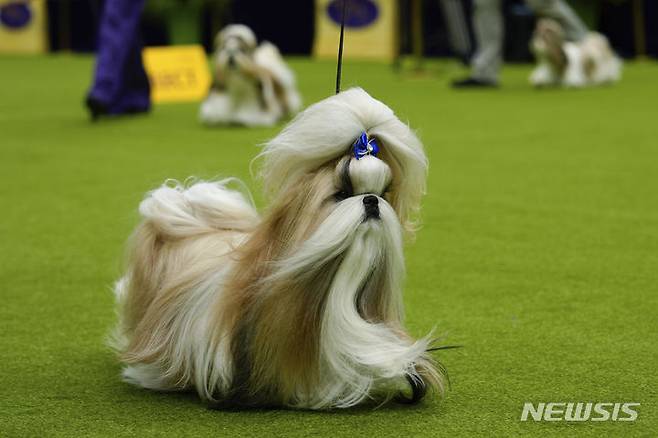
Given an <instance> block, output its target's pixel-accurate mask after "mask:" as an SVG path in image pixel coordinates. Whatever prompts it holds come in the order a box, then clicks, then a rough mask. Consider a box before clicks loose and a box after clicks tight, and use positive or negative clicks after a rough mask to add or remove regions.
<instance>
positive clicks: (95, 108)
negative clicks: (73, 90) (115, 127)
mask: <svg viewBox="0 0 658 438" xmlns="http://www.w3.org/2000/svg"><path fill="white" fill-rule="evenodd" d="M85 105H86V106H87V109H88V110H89V114H90V115H91V120H92V122H95V121H96V120H98V118H99V117H100V116H104V115H107V113H108V111H107V107H106V106H105V104H104V103H102V102H101V101H99V100H98V99H95V98H93V97H91V96H89V97H87V100H85Z"/></svg>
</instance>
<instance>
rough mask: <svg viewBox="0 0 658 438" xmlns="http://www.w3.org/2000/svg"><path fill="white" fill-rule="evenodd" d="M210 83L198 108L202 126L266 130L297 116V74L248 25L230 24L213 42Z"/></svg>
mask: <svg viewBox="0 0 658 438" xmlns="http://www.w3.org/2000/svg"><path fill="white" fill-rule="evenodd" d="M213 64H214V80H213V85H212V87H211V89H210V93H209V94H208V97H207V98H206V99H205V100H204V101H203V103H202V104H201V109H200V111H199V118H200V119H201V121H202V122H203V123H206V124H209V125H213V124H236V125H246V126H270V125H273V124H275V123H276V122H278V121H279V120H280V119H281V118H283V117H285V116H288V115H292V114H295V113H297V111H299V109H300V107H301V98H300V96H299V92H298V91H297V86H296V84H295V75H294V73H293V72H292V70H290V68H289V67H288V66H287V65H286V63H285V62H284V60H283V58H282V57H281V54H280V53H279V50H278V49H277V48H276V47H275V46H274V45H273V44H271V43H269V42H267V41H265V42H263V43H261V44H260V45H257V43H256V36H255V35H254V33H253V32H252V31H251V29H249V28H248V27H247V26H244V25H242V24H232V25H230V26H227V27H225V28H224V29H223V30H222V31H221V32H219V34H218V35H217V37H216V38H215V54H214V56H213Z"/></svg>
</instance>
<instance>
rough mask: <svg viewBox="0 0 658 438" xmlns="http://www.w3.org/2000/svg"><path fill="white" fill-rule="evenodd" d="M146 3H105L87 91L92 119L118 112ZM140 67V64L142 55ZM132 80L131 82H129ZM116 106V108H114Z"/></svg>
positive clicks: (116, 0) (111, 0) (137, 0)
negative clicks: (90, 86) (91, 75)
mask: <svg viewBox="0 0 658 438" xmlns="http://www.w3.org/2000/svg"><path fill="white" fill-rule="evenodd" d="M144 2H145V0H106V2H105V5H104V7H103V15H102V18H101V24H100V30H99V37H98V55H97V58H96V70H95V75H94V84H93V86H92V88H91V90H90V91H89V95H88V98H87V106H88V107H89V109H90V111H91V112H92V116H94V117H95V116H97V115H98V114H100V113H118V112H121V109H122V108H121V107H122V106H123V104H121V102H120V101H121V93H122V92H124V91H125V90H126V84H125V83H124V82H125V80H126V79H127V77H126V76H128V78H129V79H130V75H131V74H132V73H133V72H134V70H135V69H132V68H130V67H129V65H128V64H129V63H130V62H131V61H134V59H133V58H134V57H135V53H134V52H135V50H139V48H141V46H139V43H138V38H139V37H138V32H139V20H140V15H141V12H142V9H143V6H144ZM138 56H140V59H139V64H140V65H141V53H139V54H138ZM130 80H132V79H130ZM117 104H119V106H118V107H117V106H116V105H117Z"/></svg>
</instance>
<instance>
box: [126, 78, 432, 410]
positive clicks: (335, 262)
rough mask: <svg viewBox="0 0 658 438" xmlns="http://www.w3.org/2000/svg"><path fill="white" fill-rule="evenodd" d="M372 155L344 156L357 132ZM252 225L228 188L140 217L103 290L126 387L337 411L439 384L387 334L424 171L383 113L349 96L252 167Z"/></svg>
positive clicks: (401, 338)
mask: <svg viewBox="0 0 658 438" xmlns="http://www.w3.org/2000/svg"><path fill="white" fill-rule="evenodd" d="M364 131H365V132H367V134H368V136H369V137H371V138H374V139H376V140H377V142H378V144H379V145H380V151H379V154H378V155H377V157H375V156H372V155H369V156H366V157H363V158H361V159H359V160H357V159H356V158H355V157H354V156H353V155H352V151H351V149H350V146H351V145H352V143H353V142H354V140H355V139H356V138H358V137H359V135H360V134H361V133H362V132H364ZM260 158H262V160H263V167H262V179H263V183H264V185H265V188H266V190H267V193H268V195H269V198H270V199H271V203H270V205H269V209H268V210H267V212H266V213H265V214H264V216H263V217H262V218H260V217H259V215H258V214H257V212H256V211H255V209H254V207H253V206H252V204H251V203H250V202H249V201H248V200H247V199H246V198H245V197H244V196H243V195H242V194H241V193H240V192H238V191H234V190H230V189H229V188H228V187H227V184H228V183H229V182H230V180H224V181H219V182H198V183H196V184H193V185H191V186H189V187H184V186H181V185H179V184H170V185H165V186H163V187H161V188H159V189H157V190H154V191H153V192H151V193H149V194H148V196H147V197H146V199H145V200H144V201H143V202H142V203H141V205H140V213H141V215H142V216H143V221H142V223H141V224H140V225H139V226H138V228H137V229H136V231H135V232H134V234H133V236H132V238H131V242H130V249H129V259H128V267H127V271H126V274H125V275H124V277H123V278H122V279H121V280H119V282H118V283H117V286H116V294H117V299H118V304H119V317H120V321H119V326H118V327H117V329H116V332H115V337H114V339H115V346H116V348H117V349H118V351H119V353H120V357H121V360H122V361H123V362H124V364H125V368H124V371H123V375H124V377H125V379H126V380H128V381H130V382H132V383H134V384H136V385H139V386H142V387H145V388H152V389H157V390H183V389H191V388H194V389H196V391H197V392H198V393H199V395H200V396H201V397H202V398H203V399H206V400H208V401H211V402H218V403H223V404H228V405H237V406H263V405H268V406H272V405H276V406H293V407H301V408H311V409H322V408H331V407H348V406H353V405H356V404H358V403H361V402H363V401H365V400H368V399H371V400H379V401H383V400H386V399H388V398H390V397H391V396H394V395H396V394H398V393H399V391H401V390H403V389H405V388H407V382H408V381H411V382H412V383H415V384H416V385H417V386H418V385H420V386H426V387H440V385H441V378H440V375H439V373H438V372H437V369H436V367H435V365H434V363H433V362H432V360H431V358H430V357H429V356H428V354H427V352H426V350H427V347H428V343H429V340H428V339H427V338H424V339H421V340H416V341H415V340H413V339H411V338H410V337H409V336H408V335H407V334H406V333H405V331H404V327H403V324H402V318H403V308H402V296H401V292H402V290H401V288H402V280H403V277H404V270H405V268H404V260H403V248H402V244H403V235H404V234H406V235H411V234H413V232H414V229H415V225H416V224H415V221H414V219H415V217H416V214H417V212H418V209H419V204H420V198H421V196H422V194H423V193H424V190H425V177H426V172H427V160H426V157H425V154H424V152H423V147H422V145H421V143H420V142H419V140H418V139H417V137H416V136H415V135H414V134H413V133H412V131H410V130H409V128H408V127H407V126H406V125H405V124H403V123H402V122H401V121H400V120H399V119H397V118H396V116H395V115H394V114H393V112H392V111H391V110H390V109H389V108H388V107H387V106H386V105H384V104H383V103H381V102H379V101H377V100H375V99H373V98H372V97H370V96H369V95H368V94H367V93H366V92H364V91H363V90H361V89H350V90H348V91H344V92H342V93H340V94H338V95H336V96H333V97H330V98H327V99H325V100H324V101H321V102H319V103H317V104H315V105H312V106H311V107H309V108H308V109H307V110H305V111H304V112H303V113H301V114H300V115H298V116H297V117H296V118H295V119H294V120H293V121H292V122H291V123H290V124H289V125H288V126H287V127H286V128H285V129H284V130H283V131H282V132H281V133H280V134H279V135H278V136H277V137H276V138H274V139H273V140H271V141H270V142H269V143H267V144H266V146H265V148H264V150H263V152H262V153H261V155H260Z"/></svg>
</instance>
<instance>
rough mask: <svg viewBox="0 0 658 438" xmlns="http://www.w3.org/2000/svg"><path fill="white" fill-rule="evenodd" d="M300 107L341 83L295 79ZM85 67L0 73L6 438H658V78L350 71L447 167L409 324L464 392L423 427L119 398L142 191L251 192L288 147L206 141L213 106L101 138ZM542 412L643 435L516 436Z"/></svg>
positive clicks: (435, 183)
mask: <svg viewBox="0 0 658 438" xmlns="http://www.w3.org/2000/svg"><path fill="white" fill-rule="evenodd" d="M291 63H292V66H293V67H294V69H295V70H296V71H297V73H298V76H299V83H300V87H301V91H302V93H303V95H304V99H305V102H307V103H310V102H314V101H317V100H319V99H321V98H323V97H325V96H328V95H329V94H331V93H332V91H333V81H334V71H335V68H334V64H333V63H332V62H326V63H316V62H313V61H310V60H307V59H297V60H292V61H291ZM91 71H92V59H91V58H89V57H72V56H49V57H2V58H0V79H1V80H0V212H1V213H0V217H1V219H0V245H1V247H0V248H1V251H0V288H1V289H0V290H1V293H2V296H1V297H2V300H1V304H0V327H1V337H0V358H1V359H0V366H1V368H0V394H1V397H0V435H1V436H63V437H64V436H66V437H78V436H165V435H168V436H211V435H212V436H221V437H236V436H257V437H270V436H293V437H301V436H314V437H324V436H327V437H333V436H348V437H356V436H367V437H373V438H374V437H382V436H390V437H422V436H472V435H476V434H481V435H487V436H519V435H523V436H530V435H537V436H550V435H570V436H576V435H578V436H609V435H614V436H641V435H644V436H651V435H653V436H655V435H656V433H657V430H658V412H657V410H658V397H656V393H657V391H658V390H657V383H658V380H657V378H656V374H657V371H656V369H657V366H658V311H657V310H658V305H657V304H658V298H657V297H658V275H657V271H658V195H657V193H658V85H657V84H658V82H657V80H656V78H658V65H657V64H655V63H640V64H630V65H628V66H627V67H626V70H625V76H624V79H623V81H622V82H621V83H620V84H618V85H616V86H614V87H606V88H599V89H588V90H579V91H569V90H544V91H537V90H533V89H531V88H530V87H529V86H528V84H527V81H526V77H527V74H528V72H529V67H527V66H508V67H506V69H505V72H504V75H503V84H504V87H503V88H501V89H499V90H489V91H464V92H459V91H453V90H451V89H450V88H449V87H448V83H449V80H450V79H452V78H454V77H456V76H460V75H461V74H463V73H464V71H462V70H461V69H460V68H459V67H457V66H456V65H453V64H449V63H441V64H434V63H431V64H430V65H429V69H428V71H427V72H426V73H425V74H424V75H417V74H414V73H411V72H407V73H404V74H402V75H400V76H398V75H396V74H395V73H393V72H392V71H391V69H390V68H389V67H388V66H385V65H380V64H371V63H356V62H350V61H347V62H346V63H345V65H344V69H343V74H344V77H343V83H344V86H345V87H346V86H349V85H357V84H358V85H361V86H363V87H365V88H366V89H367V90H368V91H369V92H370V93H371V94H373V95H374V96H376V97H378V98H379V99H381V100H383V101H384V102H386V103H388V104H389V105H390V106H391V107H393V108H394V109H395V110H396V111H397V113H398V115H399V116H400V117H401V118H402V119H403V120H408V121H409V122H410V124H411V125H412V126H413V127H414V128H416V129H417V130H418V132H419V134H420V136H421V138H422V139H423V141H424V144H425V146H426V148H427V153H428V155H429V158H430V163H431V166H430V173H429V187H428V189H429V190H428V194H427V196H426V198H425V202H424V210H423V216H424V228H423V229H422V230H421V231H420V233H419V234H418V238H417V241H416V242H415V243H413V244H411V245H409V246H408V248H407V254H406V256H407V265H408V271H409V272H408V274H409V275H408V280H407V283H406V289H405V301H406V304H407V324H408V327H409V329H410V331H411V332H412V333H413V334H414V335H418V336H420V335H423V334H425V333H426V332H428V331H429V330H430V329H432V327H435V326H436V333H437V334H440V335H442V336H444V339H443V342H444V343H446V344H462V345H464V346H465V347H464V348H463V349H461V350H450V351H445V352H439V353H437V357H438V358H439V359H440V360H441V361H442V362H443V363H444V364H445V366H446V368H447V369H448V371H449V375H450V380H451V383H452V385H451V388H450V390H449V391H448V392H447V394H446V396H445V397H444V398H443V399H442V400H439V399H437V398H429V399H427V400H426V401H424V402H423V403H422V404H421V405H419V406H416V407H404V406H402V407H401V406H389V407H382V408H380V409H377V410H371V409H352V410H346V411H340V412H328V413H316V412H300V411H291V410H266V411H252V412H217V411H211V410H208V409H206V407H205V406H204V405H203V404H202V403H201V402H199V401H198V399H197V398H196V396H194V395H189V394H160V393H154V392H149V391H145V390H141V389H137V388H134V387H131V386H128V385H127V384H125V383H123V382H121V380H120V379H119V371H120V367H119V364H118V363H117V361H116V360H115V358H114V357H113V355H112V353H111V352H110V351H109V350H108V348H106V347H105V345H104V337H105V335H106V334H107V332H108V330H109V329H110V327H111V326H112V324H113V320H114V314H113V299H112V294H111V285H112V283H113V281H114V280H115V279H116V278H117V277H118V275H119V273H120V266H121V258H122V252H123V244H124V241H125V239H126V237H127V236H128V234H129V233H130V231H131V229H132V227H133V226H134V225H135V223H136V221H137V214H136V208H137V205H138V203H139V201H140V199H141V197H142V196H143V194H144V192H146V191H147V190H149V189H151V188H154V187H155V186H157V185H158V184H160V183H161V182H162V181H164V180H165V179H166V178H178V179H184V178H186V177H187V176H190V175H196V176H199V177H202V178H211V177H215V176H228V175H236V176H238V177H240V178H243V179H244V180H245V181H246V182H247V183H248V184H249V186H250V187H251V188H252V189H253V190H254V191H255V192H256V199H257V201H258V202H259V204H260V203H261V199H262V198H261V197H260V196H259V194H258V192H259V187H258V185H257V184H256V183H255V182H254V181H252V180H251V179H250V177H249V170H248V165H249V161H250V159H251V158H253V157H254V155H255V154H256V152H257V148H256V145H257V144H258V143H260V142H262V141H264V140H266V139H268V138H270V137H272V136H273V135H275V134H276V132H277V131H278V129H280V128H272V129H251V130H248V129H237V128H233V129H205V128H203V127H201V126H199V124H198V123H197V121H196V111H197V105H196V104H179V105H160V106H157V107H156V108H155V110H154V111H153V113H152V114H150V115H148V116H140V117H134V118H130V119H121V120H108V121H104V122H102V123H96V124H92V123H90V122H89V121H88V120H87V117H86V114H85V112H84V111H83V109H82V105H81V104H82V99H83V95H84V92H85V90H86V88H87V86H88V83H89V81H90V76H91ZM526 401H532V402H552V401H554V402H561V401H583V402H587V401H602V402H640V403H641V406H640V408H639V418H638V420H637V421H636V422H635V423H621V422H616V423H614V422H605V423H592V422H588V423H580V424H578V423H576V424H573V423H571V424H567V423H564V422H554V423H547V422H539V423H535V422H527V423H522V422H520V421H519V418H520V414H521V408H522V406H523V404H524V402H526Z"/></svg>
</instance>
